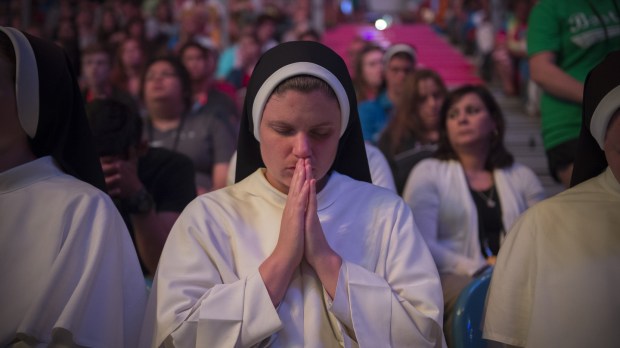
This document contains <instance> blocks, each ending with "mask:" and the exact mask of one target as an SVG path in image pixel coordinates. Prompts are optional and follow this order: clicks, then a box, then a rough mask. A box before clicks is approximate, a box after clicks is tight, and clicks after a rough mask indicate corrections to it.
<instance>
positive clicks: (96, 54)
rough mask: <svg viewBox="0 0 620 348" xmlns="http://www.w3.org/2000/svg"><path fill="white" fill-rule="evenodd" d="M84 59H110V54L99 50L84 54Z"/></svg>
mask: <svg viewBox="0 0 620 348" xmlns="http://www.w3.org/2000/svg"><path fill="white" fill-rule="evenodd" d="M84 59H90V60H106V61H109V60H110V56H109V55H108V54H107V53H105V52H101V51H98V52H91V53H86V54H84Z"/></svg>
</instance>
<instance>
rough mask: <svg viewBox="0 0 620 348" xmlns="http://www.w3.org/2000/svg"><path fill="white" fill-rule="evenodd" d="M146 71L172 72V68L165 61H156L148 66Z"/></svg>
mask: <svg viewBox="0 0 620 348" xmlns="http://www.w3.org/2000/svg"><path fill="white" fill-rule="evenodd" d="M148 70H170V71H174V70H175V69H174V66H173V65H172V64H171V63H170V62H167V61H165V60H158V61H156V62H155V63H153V64H151V66H149V69H148Z"/></svg>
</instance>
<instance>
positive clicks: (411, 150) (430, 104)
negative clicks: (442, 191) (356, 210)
mask: <svg viewBox="0 0 620 348" xmlns="http://www.w3.org/2000/svg"><path fill="white" fill-rule="evenodd" d="M447 93H448V90H447V89H446V85H445V84H444V82H443V80H442V79H441V77H440V76H439V74H437V73H436V72H435V71H433V70H430V69H421V70H417V71H415V72H414V73H413V75H410V76H407V78H406V80H405V84H404V87H403V94H402V96H401V98H400V100H399V101H398V103H397V104H396V106H395V109H394V114H395V115H394V117H393V118H392V119H391V120H390V122H389V123H388V125H387V127H386V128H385V130H384V131H383V133H382V134H381V137H380V138H379V143H378V146H379V148H380V149H381V151H382V152H383V154H384V155H385V157H386V158H387V160H388V163H389V164H390V167H391V168H392V174H393V175H394V182H395V183H396V189H397V192H398V193H399V194H401V193H402V191H403V188H404V187H405V182H406V181H407V178H408V177H409V173H410V172H411V170H412V169H413V167H414V166H415V165H416V164H417V163H418V162H419V161H421V160H423V159H425V158H428V157H430V156H431V155H432V154H433V152H434V151H435V150H436V149H437V141H438V140H439V110H440V108H441V105H442V103H443V99H444V98H445V96H446V94H447Z"/></svg>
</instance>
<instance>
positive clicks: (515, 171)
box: [499, 162, 536, 179]
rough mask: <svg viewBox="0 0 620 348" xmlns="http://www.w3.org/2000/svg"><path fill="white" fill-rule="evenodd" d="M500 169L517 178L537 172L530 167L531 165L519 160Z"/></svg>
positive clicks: (530, 175) (533, 174)
mask: <svg viewBox="0 0 620 348" xmlns="http://www.w3.org/2000/svg"><path fill="white" fill-rule="evenodd" d="M499 170H500V172H502V173H504V174H505V175H508V176H511V177H513V178H515V179H519V178H523V177H528V178H529V177H532V176H536V174H535V173H534V171H533V170H532V169H530V167H528V166H526V165H524V164H521V163H518V162H514V163H513V164H512V165H510V166H508V167H506V168H500V169H499Z"/></svg>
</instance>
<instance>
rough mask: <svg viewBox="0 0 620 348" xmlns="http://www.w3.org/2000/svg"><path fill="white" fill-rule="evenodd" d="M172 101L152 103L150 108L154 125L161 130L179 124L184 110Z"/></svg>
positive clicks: (150, 115) (172, 127)
mask: <svg viewBox="0 0 620 348" xmlns="http://www.w3.org/2000/svg"><path fill="white" fill-rule="evenodd" d="M169 104H171V103H151V105H149V106H150V107H149V108H148V111H149V112H148V113H149V117H150V119H151V123H152V124H153V127H155V128H156V129H157V130H160V131H167V130H170V129H174V128H176V127H178V126H179V123H180V121H181V116H182V115H183V112H182V111H181V110H179V108H178V107H176V106H174V105H169Z"/></svg>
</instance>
